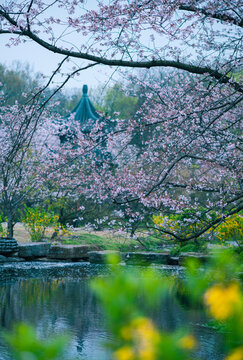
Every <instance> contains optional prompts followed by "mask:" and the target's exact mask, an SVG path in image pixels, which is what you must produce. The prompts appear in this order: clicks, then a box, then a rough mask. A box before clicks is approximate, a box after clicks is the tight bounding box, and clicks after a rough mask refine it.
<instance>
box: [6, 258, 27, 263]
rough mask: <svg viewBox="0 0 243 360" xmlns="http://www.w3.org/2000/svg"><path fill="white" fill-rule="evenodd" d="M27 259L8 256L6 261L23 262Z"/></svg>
mask: <svg viewBox="0 0 243 360" xmlns="http://www.w3.org/2000/svg"><path fill="white" fill-rule="evenodd" d="M23 261H25V259H23V258H20V257H6V262H23Z"/></svg>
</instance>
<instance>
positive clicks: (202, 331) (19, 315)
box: [0, 262, 223, 360]
mask: <svg viewBox="0 0 243 360" xmlns="http://www.w3.org/2000/svg"><path fill="white" fill-rule="evenodd" d="M132 268H133V269H134V271H136V270H135V267H132ZM159 270H160V271H161V272H164V271H167V272H168V273H180V270H178V268H169V269H168V268H166V270H165V268H160V269H159ZM108 271H109V270H108V269H107V268H106V267H105V266H103V265H91V264H88V263H77V264H73V263H71V264H69V263H66V264H63V263H62V264H61V263H59V264H58V263H43V264H40V263H34V262H30V263H24V264H16V265H12V264H11V265H4V266H2V267H1V268H0V326H1V327H2V328H3V329H10V328H11V327H12V325H13V324H14V323H16V322H22V321H24V322H27V323H30V324H33V325H34V326H35V328H36V329H37V333H38V335H39V336H40V337H42V338H48V337H49V336H50V335H54V334H62V333H68V334H70V335H71V343H70V345H69V347H68V349H67V352H66V354H65V356H64V357H63V360H64V359H65V360H66V359H68V360H71V359H80V360H81V359H82V360H109V359H110V355H109V351H108V350H107V349H106V348H105V347H104V343H105V342H106V341H107V340H109V339H111V338H112V337H111V335H110V334H109V333H108V332H107V331H106V329H105V325H104V323H105V319H104V314H103V312H102V309H101V308H100V306H99V304H98V303H97V300H96V298H95V296H94V294H93V293H92V291H91V290H90V288H89V281H90V279H91V278H92V277H94V276H105V275H106V274H107V273H108ZM121 291H122V289H121ZM151 316H152V317H153V318H154V320H155V321H156V323H157V325H158V326H159V327H160V328H161V329H166V330H174V329H176V328H177V327H180V326H184V325H185V324H186V323H188V322H189V323H190V324H191V326H192V327H193V331H194V334H195V335H196V337H197V338H198V341H199V343H200V347H199V348H198V350H197V353H196V354H195V359H212V360H221V359H222V358H223V356H222V354H221V353H220V342H221V339H220V336H219V335H218V334H216V333H215V332H214V331H212V330H211V329H209V328H207V327H206V326H205V322H206V319H205V318H204V317H203V316H202V314H201V313H195V312H194V313H191V312H189V311H187V310H186V309H184V308H183V307H181V306H180V305H178V304H177V303H176V301H175V300H173V299H170V300H168V301H166V302H164V303H163V304H161V306H160V308H158V309H156V311H155V310H154V311H153V312H152V313H151ZM9 359H11V357H10V355H9V354H8V350H7V348H6V346H5V345H4V344H3V341H2V340H1V339H0V360H9ZM178 360H179V359H178Z"/></svg>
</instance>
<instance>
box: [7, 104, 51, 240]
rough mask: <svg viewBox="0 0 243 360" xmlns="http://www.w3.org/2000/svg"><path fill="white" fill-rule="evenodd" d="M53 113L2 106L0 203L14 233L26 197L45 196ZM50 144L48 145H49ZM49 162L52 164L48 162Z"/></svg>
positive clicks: (10, 230) (27, 107)
mask: <svg viewBox="0 0 243 360" xmlns="http://www.w3.org/2000/svg"><path fill="white" fill-rule="evenodd" d="M52 120H53V119H52V118H51V113H50V112H49V111H48V110H46V109H41V108H38V107H37V103H35V104H34V105H33V104H32V105H29V106H27V105H19V104H18V103H16V104H15V105H12V106H2V107H1V111H0V143H1V147H0V205H1V207H2V208H3V210H4V212H5V213H6V215H7V218H8V236H10V237H12V236H13V228H14V224H15V222H16V215H17V211H18V210H19V208H20V207H21V205H22V204H23V203H24V201H26V198H29V199H30V198H31V197H34V196H35V197H36V196H37V194H38V196H39V197H43V196H42V193H43V192H44V193H45V191H44V183H45V181H46V173H47V170H48V168H50V162H51V161H52V157H53V155H52V152H53V150H54V146H55V142H53V141H52V140H51V136H50V134H52V133H53V123H52ZM47 144H48V145H47ZM48 164H49V165H48Z"/></svg>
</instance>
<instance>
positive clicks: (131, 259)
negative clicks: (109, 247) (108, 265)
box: [123, 252, 169, 265]
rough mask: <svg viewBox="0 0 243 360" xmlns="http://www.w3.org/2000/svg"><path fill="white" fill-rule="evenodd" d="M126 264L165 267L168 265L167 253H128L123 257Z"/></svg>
mask: <svg viewBox="0 0 243 360" xmlns="http://www.w3.org/2000/svg"><path fill="white" fill-rule="evenodd" d="M123 259H124V261H125V262H126V263H127V264H132V265H146V264H152V263H154V264H161V265H167V264H168V263H169V253H154V252H129V253H126V254H125V255H124V256H123Z"/></svg>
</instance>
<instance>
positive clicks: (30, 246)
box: [19, 242, 51, 259]
mask: <svg viewBox="0 0 243 360" xmlns="http://www.w3.org/2000/svg"><path fill="white" fill-rule="evenodd" d="M50 248H51V244H50V243H45V242H36V243H22V244H19V257H22V258H25V259H35V258H40V257H47V256H48V254H49V251H50Z"/></svg>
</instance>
